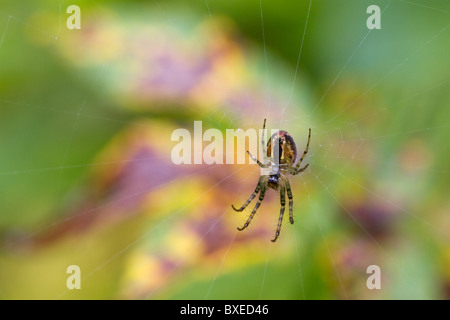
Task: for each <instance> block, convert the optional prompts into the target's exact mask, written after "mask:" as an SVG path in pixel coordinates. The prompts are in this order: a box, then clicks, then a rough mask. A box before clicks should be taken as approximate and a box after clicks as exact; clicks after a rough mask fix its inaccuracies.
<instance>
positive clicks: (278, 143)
mask: <svg viewBox="0 0 450 320" xmlns="http://www.w3.org/2000/svg"><path fill="white" fill-rule="evenodd" d="M272 146H274V151H272ZM267 156H268V157H270V158H274V160H275V162H278V164H286V165H292V164H294V161H295V159H296V157H297V147H296V145H295V142H294V139H293V138H292V136H291V135H290V134H289V133H288V132H286V131H283V130H280V131H278V132H276V133H274V134H273V135H272V137H270V140H269V141H267Z"/></svg>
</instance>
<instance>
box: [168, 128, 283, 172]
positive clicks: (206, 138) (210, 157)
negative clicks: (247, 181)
mask: <svg viewBox="0 0 450 320" xmlns="http://www.w3.org/2000/svg"><path fill="white" fill-rule="evenodd" d="M268 131H269V130H267V129H253V128H249V129H247V130H245V131H244V130H243V129H226V131H225V136H224V135H223V133H222V131H220V130H219V129H214V128H210V129H207V130H206V131H205V132H203V124H202V121H194V132H193V135H192V134H191V132H190V131H189V130H187V129H184V128H179V129H176V130H174V131H173V132H172V136H171V140H172V141H174V142H178V143H177V144H176V145H175V146H174V147H173V148H172V152H171V159H172V162H173V163H174V164H176V165H179V164H245V163H246V159H247V158H248V156H249V155H250V158H252V159H251V160H249V163H255V164H256V163H257V162H256V161H255V160H256V158H257V159H259V160H260V161H261V162H263V161H264V160H266V161H268V160H269V158H270V161H272V163H276V162H277V159H278V158H279V157H278V154H279V149H278V148H271V154H270V157H267V153H266V152H267V151H266V146H267V139H270V137H276V134H277V133H278V132H279V130H278V129H271V130H270V135H268ZM263 143H264V144H263ZM248 153H249V155H248Z"/></svg>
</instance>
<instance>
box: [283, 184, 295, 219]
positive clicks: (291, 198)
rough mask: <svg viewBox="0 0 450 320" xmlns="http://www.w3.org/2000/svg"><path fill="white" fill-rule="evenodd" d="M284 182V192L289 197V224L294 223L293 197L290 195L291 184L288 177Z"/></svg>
mask: <svg viewBox="0 0 450 320" xmlns="http://www.w3.org/2000/svg"><path fill="white" fill-rule="evenodd" d="M285 183H286V192H287V196H288V199H289V221H290V222H291V224H294V213H293V209H292V207H293V205H294V197H293V196H292V190H291V184H290V183H289V180H288V179H285Z"/></svg>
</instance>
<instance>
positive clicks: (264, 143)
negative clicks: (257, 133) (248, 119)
mask: <svg viewBox="0 0 450 320" xmlns="http://www.w3.org/2000/svg"><path fill="white" fill-rule="evenodd" d="M265 133H266V119H264V124H263V131H262V135H261V145H262V151H263V157H264V162H265V160H266V156H267V151H266V142H265V139H264V135H265ZM260 154H261V153H260Z"/></svg>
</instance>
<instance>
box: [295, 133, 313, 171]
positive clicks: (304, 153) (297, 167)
mask: <svg viewBox="0 0 450 320" xmlns="http://www.w3.org/2000/svg"><path fill="white" fill-rule="evenodd" d="M310 140H311V128H309V134H308V143H307V144H306V149H305V151H303V154H302V157H301V158H300V160H299V162H298V163H297V165H296V166H295V171H296V172H297V171H298V170H299V168H300V164H301V163H302V161H303V158H305V156H306V154H307V153H308V150H309V142H310ZM306 167H307V166H306ZM306 167H304V168H302V169H300V170H301V171H298V172H297V173H299V172H302V171H303V170H305V169H306Z"/></svg>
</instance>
